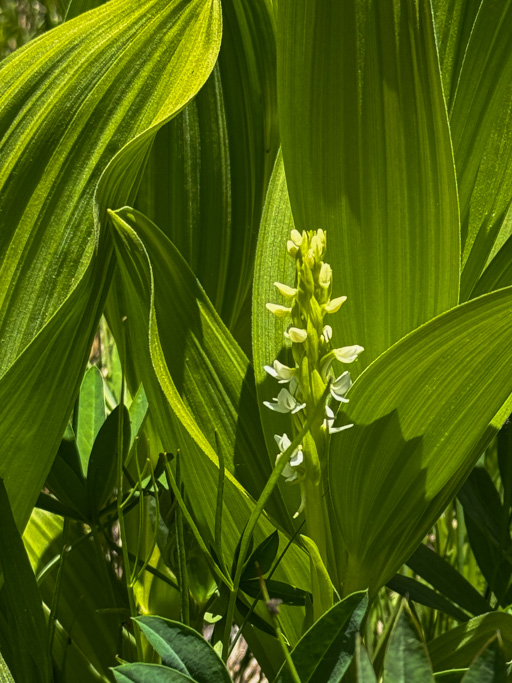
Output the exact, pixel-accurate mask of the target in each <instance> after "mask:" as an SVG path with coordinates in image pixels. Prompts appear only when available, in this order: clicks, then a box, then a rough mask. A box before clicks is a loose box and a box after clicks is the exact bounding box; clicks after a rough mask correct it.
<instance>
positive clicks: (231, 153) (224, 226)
mask: <svg viewBox="0 0 512 683" xmlns="http://www.w3.org/2000/svg"><path fill="white" fill-rule="evenodd" d="M222 12H223V36H222V45H221V49H220V53H219V60H218V63H217V65H216V66H215V69H214V71H213V73H212V75H211V76H210V78H209V80H208V81H207V83H206V84H205V86H204V88H202V90H201V91H200V92H199V94H198V95H197V97H196V98H195V99H194V100H193V101H192V102H191V103H190V104H189V105H188V106H187V107H186V109H185V110H184V111H183V112H182V113H181V114H179V116H177V117H176V118H175V119H174V120H173V121H172V122H171V123H169V124H167V125H166V126H165V127H164V128H162V130H161V131H160V132H159V133H158V135H157V138H156V143H155V145H154V146H153V149H152V151H151V155H150V158H149V161H148V166H147V170H146V172H145V174H144V176H143V179H142V183H141V188H140V190H139V193H138V195H137V202H136V204H135V208H137V209H139V210H141V211H142V212H143V213H144V214H146V215H147V216H148V217H149V218H150V219H151V220H152V221H153V222H154V223H156V224H157V225H158V226H159V227H160V228H161V230H162V231H163V232H164V233H165V234H166V235H167V236H168V237H169V238H170V239H171V240H172V242H173V243H174V244H175V245H176V247H177V248H178V250H179V251H180V253H181V255H182V256H183V257H184V258H185V259H186V261H187V262H188V264H189V265H190V267H191V269H192V270H193V271H194V273H195V274H196V276H197V278H198V279H199V281H200V282H201V284H202V286H203V287H204V289H205V291H206V293H207V294H208V297H209V298H210V300H211V301H212V303H213V305H214V306H215V308H216V309H217V311H219V313H220V314H221V317H222V319H223V320H224V322H225V323H226V324H227V325H228V327H229V328H230V329H231V330H232V331H233V329H234V328H235V326H236V321H237V318H238V317H239V316H240V313H241V311H242V309H243V311H244V317H247V316H246V315H245V314H246V309H245V308H244V303H245V301H246V298H247V295H248V293H249V292H250V287H251V282H252V268H253V262H254V252H255V246H256V245H255V242H256V236H257V234H258V224H259V221H260V216H261V211H262V207H263V201H264V197H265V192H266V188H267V184H268V181H269V178H270V174H271V171H272V167H273V163H274V159H275V156H276V152H277V147H278V144H279V143H278V136H277V111H276V109H277V107H276V104H277V93H276V82H275V81H276V76H275V69H276V66H275V60H276V46H275V36H274V25H273V10H272V7H271V2H270V0H224V1H223V2H222Z"/></svg>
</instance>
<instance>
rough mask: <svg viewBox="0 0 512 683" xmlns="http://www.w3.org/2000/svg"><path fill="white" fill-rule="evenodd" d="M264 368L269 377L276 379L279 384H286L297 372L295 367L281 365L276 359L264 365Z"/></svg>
mask: <svg viewBox="0 0 512 683" xmlns="http://www.w3.org/2000/svg"><path fill="white" fill-rule="evenodd" d="M265 370H266V371H267V372H268V374H269V375H270V376H271V377H274V378H275V379H277V381H278V382H279V384H286V383H287V382H290V381H291V380H292V379H293V377H294V376H295V374H296V372H297V368H289V367H288V366H287V365H283V363H280V362H279V361H278V360H275V361H274V362H273V364H272V366H271V365H265Z"/></svg>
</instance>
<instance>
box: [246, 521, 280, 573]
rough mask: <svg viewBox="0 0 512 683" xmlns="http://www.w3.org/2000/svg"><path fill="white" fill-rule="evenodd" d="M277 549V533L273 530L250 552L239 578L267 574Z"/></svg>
mask: <svg viewBox="0 0 512 683" xmlns="http://www.w3.org/2000/svg"><path fill="white" fill-rule="evenodd" d="M278 550H279V534H278V533H277V531H274V533H273V534H271V535H270V536H269V537H268V538H266V539H265V540H264V541H262V542H261V543H260V544H259V546H258V547H257V548H256V549H255V550H254V552H253V553H252V554H251V556H250V557H249V559H248V560H247V562H246V563H245V567H244V571H243V573H242V579H241V580H242V581H249V580H250V579H256V578H258V576H259V574H262V575H265V574H267V573H268V572H269V571H270V569H271V568H272V564H273V562H274V560H275V559H276V555H277V551H278ZM256 563H258V568H256ZM258 569H259V573H258Z"/></svg>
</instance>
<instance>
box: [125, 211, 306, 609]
mask: <svg viewBox="0 0 512 683" xmlns="http://www.w3.org/2000/svg"><path fill="white" fill-rule="evenodd" d="M111 216H112V220H113V223H114V230H115V235H114V239H115V244H116V250H117V255H118V264H119V269H120V274H121V278H122V282H123V289H122V290H120V294H122V296H123V299H122V300H121V301H120V304H119V305H120V310H124V311H125V312H126V315H127V320H126V323H125V326H126V339H127V347H128V349H129V354H128V360H129V359H130V358H132V359H136V360H137V368H138V372H139V373H140V375H141V377H140V378H139V379H141V380H142V381H143V383H144V388H145V390H146V394H147V396H148V402H149V405H150V406H151V409H150V410H151V419H152V420H153V423H154V425H155V428H156V432H157V433H158V434H159V438H160V441H161V443H162V447H163V448H164V449H165V450H167V451H171V452H175V451H176V449H178V448H179V449H180V451H181V452H182V460H181V473H182V479H183V482H184V486H185V493H186V497H187V499H188V500H189V501H190V503H191V508H192V510H193V514H194V518H195V520H196V523H197V524H198V526H199V528H200V531H201V533H202V534H203V538H204V540H205V541H206V542H207V543H208V542H210V543H212V544H213V543H214V539H215V529H214V527H215V511H216V504H217V486H218V457H217V454H216V452H215V448H214V446H213V444H214V443H215V438H214V433H213V432H214V430H215V429H217V432H218V437H219V440H220V442H221V443H222V444H223V454H224V459H225V463H226V477H225V484H224V517H223V524H222V538H223V541H224V543H223V548H222V549H219V548H217V549H216V552H217V554H218V555H219V556H220V554H221V553H223V554H224V556H225V565H226V566H230V565H231V561H232V559H233V554H234V550H235V547H236V545H237V542H238V541H239V539H240V535H241V531H242V530H243V528H244V526H245V524H246V522H247V520H248V518H249V515H250V512H251V510H252V509H253V506H254V503H253V501H252V500H251V499H250V497H249V495H248V493H247V491H246V490H245V489H244V488H243V486H242V485H241V484H240V482H239V481H238V480H237V478H238V477H240V480H241V481H242V482H247V486H248V487H249V488H250V489H251V490H254V491H255V492H256V493H259V492H261V488H260V489H259V490H258V487H259V486H261V484H262V483H265V481H266V480H265V471H266V472H267V473H269V472H270V467H269V465H270V463H269V461H268V460H267V463H268V465H265V459H266V458H267V455H266V449H265V448H264V444H263V439H262V435H261V432H260V431H259V427H258V426H257V423H256V421H255V420H254V416H255V415H256V414H257V413H256V412H255V406H254V394H253V391H254V389H253V388H251V381H250V372H251V371H250V368H249V366H248V364H247V363H248V362H247V359H246V358H245V357H244V355H243V353H242V352H241V350H240V349H239V348H238V347H237V345H236V343H235V342H234V340H233V339H232V338H231V337H230V335H229V332H228V331H227V329H226V327H225V326H224V325H223V323H222V322H221V321H220V319H219V316H218V314H217V313H216V312H215V310H214V309H213V306H212V305H211V303H210V302H209V301H208V299H207V297H206V295H205V293H204V291H203V290H202V289H201V287H200V285H199V284H198V283H197V280H196V279H195V278H194V276H193V274H192V273H191V271H190V269H189V268H188V266H187V265H186V263H185V261H184V260H183V259H182V258H181V257H180V255H179V253H178V252H177V251H176V249H175V247H173V245H172V244H171V243H170V242H169V240H168V239H167V238H166V237H165V235H163V233H161V232H160V231H159V230H158V228H156V226H154V225H153V224H152V223H151V222H150V221H149V220H148V219H147V218H145V217H144V216H143V215H142V214H140V213H139V212H137V211H135V210H133V209H129V208H125V209H122V210H119V211H117V212H115V213H114V212H112V213H111ZM168 278H170V280H169V279H168ZM169 282H172V283H173V288H172V289H171V288H170V285H169ZM178 292H179V296H177V293H178ZM177 330H179V339H178V338H177V336H178V335H177V332H176V331H177ZM184 342H185V346H184ZM185 361H187V362H185ZM178 388H180V390H181V391H179V390H178ZM182 393H183V395H182ZM203 430H204V431H203ZM242 443H243V444H245V446H244V449H245V448H246V449H248V450H244V449H240V450H238V448H239V447H240V445H241V444H242ZM256 444H262V446H261V447H260V448H255V446H256ZM248 453H252V456H251V457H254V460H251V459H250V458H248ZM244 459H245V460H244ZM244 468H245V469H244ZM258 468H259V472H258V471H257V469H258ZM267 468H268V469H267ZM233 472H234V474H235V475H236V477H237V478H235V477H234V476H233ZM249 473H250V474H251V476H254V477H255V478H254V479H253V481H252V482H249V481H248V480H247V477H248V476H249ZM274 507H275V511H276V512H277V513H279V512H281V514H282V516H283V517H285V516H286V515H287V514H288V513H287V512H286V510H283V507H282V505H281V507H279V498H277V502H276V504H275V506H274ZM273 531H274V527H273V526H272V525H271V524H270V522H269V521H268V520H267V519H265V518H264V517H262V518H260V522H259V524H258V527H257V533H256V537H255V540H256V541H257V542H261V541H262V540H263V539H264V538H267V537H268V536H269V535H270V534H271V533H272V532H273ZM288 575H289V576H290V577H293V581H292V582H293V584H294V585H296V586H298V587H299V588H305V589H308V588H309V563H308V559H307V556H306V554H305V553H304V552H303V551H301V550H299V549H298V548H297V546H295V545H292V546H291V547H290V549H289V551H288V552H287V555H286V557H285V558H284V560H283V562H281V564H280V566H279V568H278V570H277V572H276V578H281V579H282V580H284V581H287V579H288ZM288 582H290V581H288ZM292 620H293V619H292Z"/></svg>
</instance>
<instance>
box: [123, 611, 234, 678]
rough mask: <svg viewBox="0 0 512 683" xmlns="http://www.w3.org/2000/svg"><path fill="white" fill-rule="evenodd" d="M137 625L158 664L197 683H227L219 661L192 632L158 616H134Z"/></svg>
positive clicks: (204, 642)
mask: <svg viewBox="0 0 512 683" xmlns="http://www.w3.org/2000/svg"><path fill="white" fill-rule="evenodd" d="M136 622H137V624H138V625H139V626H140V628H141V629H142V632H143V633H144V635H145V636H146V638H147V639H148V640H149V642H150V643H151V645H152V646H153V647H154V648H155V650H156V651H157V652H158V654H159V655H160V656H161V658H162V664H164V665H165V666H168V667H170V668H172V669H177V670H178V671H180V672H181V673H183V674H186V675H188V676H190V677H191V678H192V679H193V680H194V681H197V683H229V681H230V680H231V679H230V676H229V674H228V672H227V669H226V667H225V666H224V663H223V661H222V660H221V659H220V657H219V656H218V655H217V653H216V652H215V651H214V649H213V648H212V647H211V645H210V644H209V643H207V642H206V640H205V639H204V638H203V637H202V636H201V635H200V634H199V633H198V632H197V631H194V629H192V628H190V627H189V626H186V625H185V624H181V623H179V622H177V621H169V620H168V619H161V618H159V617H152V616H146V617H138V618H137V619H136Z"/></svg>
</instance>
